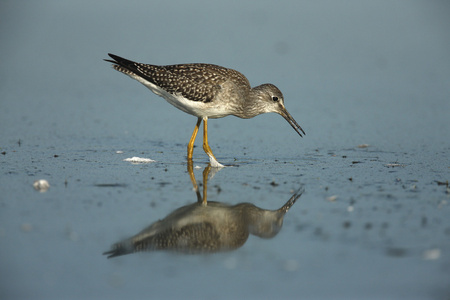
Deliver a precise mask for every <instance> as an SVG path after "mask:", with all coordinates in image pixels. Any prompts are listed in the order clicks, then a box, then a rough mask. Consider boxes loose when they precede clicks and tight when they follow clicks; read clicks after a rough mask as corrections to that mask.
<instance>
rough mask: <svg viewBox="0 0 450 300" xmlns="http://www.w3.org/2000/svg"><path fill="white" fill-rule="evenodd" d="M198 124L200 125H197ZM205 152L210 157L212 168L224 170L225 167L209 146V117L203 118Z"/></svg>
mask: <svg viewBox="0 0 450 300" xmlns="http://www.w3.org/2000/svg"><path fill="white" fill-rule="evenodd" d="M197 124H198V123H197ZM203 150H205V153H206V154H208V156H209V162H210V163H211V167H214V168H222V167H224V165H222V164H220V163H219V162H218V161H217V159H216V157H215V156H214V154H213V153H212V150H211V148H210V147H209V145H208V117H204V118H203Z"/></svg>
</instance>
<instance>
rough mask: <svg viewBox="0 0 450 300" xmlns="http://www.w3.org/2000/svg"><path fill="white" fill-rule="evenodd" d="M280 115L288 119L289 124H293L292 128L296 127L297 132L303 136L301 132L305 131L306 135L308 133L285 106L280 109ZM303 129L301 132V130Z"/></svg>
mask: <svg viewBox="0 0 450 300" xmlns="http://www.w3.org/2000/svg"><path fill="white" fill-rule="evenodd" d="M280 115H281V116H282V117H283V118H285V119H286V121H288V123H289V124H291V126H292V128H294V130H295V131H297V133H298V134H299V135H300V136H301V137H303V136H302V134H301V132H303V134H304V135H306V133H305V132H304V131H303V129H302V128H301V127H300V125H298V123H297V122H295V120H294V118H293V117H292V116H291V114H290V113H288V111H287V110H286V108H284V107H283V109H282V110H281V111H280ZM300 131H301V132H300Z"/></svg>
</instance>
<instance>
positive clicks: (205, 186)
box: [202, 165, 211, 206]
mask: <svg viewBox="0 0 450 300" xmlns="http://www.w3.org/2000/svg"><path fill="white" fill-rule="evenodd" d="M210 170H211V165H208V166H207V167H206V168H205V169H204V170H203V201H202V204H203V205H204V206H206V205H207V204H208V176H209V171H210Z"/></svg>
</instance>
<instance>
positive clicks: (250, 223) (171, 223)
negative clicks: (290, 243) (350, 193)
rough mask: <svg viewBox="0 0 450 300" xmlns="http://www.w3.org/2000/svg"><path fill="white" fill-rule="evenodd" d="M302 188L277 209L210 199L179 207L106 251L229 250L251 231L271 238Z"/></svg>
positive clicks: (191, 252) (190, 251)
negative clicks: (229, 203)
mask: <svg viewBox="0 0 450 300" xmlns="http://www.w3.org/2000/svg"><path fill="white" fill-rule="evenodd" d="M301 194H302V190H299V191H297V192H296V193H295V194H294V195H292V197H291V198H290V199H289V200H288V201H287V202H286V203H285V204H284V205H283V206H282V207H281V208H279V209H277V210H266V209H261V208H259V207H256V206H255V205H253V204H250V203H240V204H237V205H233V206H231V205H227V204H225V203H220V202H211V201H208V202H207V204H206V205H204V204H202V203H201V202H198V203H193V204H190V205H186V206H183V207H180V208H178V209H176V210H175V211H173V212H172V213H171V214H169V215H168V216H167V217H165V218H164V219H162V220H159V221H157V222H155V223H153V224H152V225H150V226H148V227H147V228H145V229H144V230H142V231H141V232H139V233H138V234H136V235H134V236H132V237H130V238H128V239H125V240H123V241H120V242H118V243H116V244H114V245H113V246H112V247H111V250H109V251H106V252H104V253H103V254H105V255H108V258H111V257H115V256H120V255H125V254H129V253H134V252H141V251H157V250H165V251H175V252H182V253H187V254H196V253H213V252H219V251H230V250H234V249H237V248H239V247H241V246H242V245H243V244H244V243H245V242H246V241H247V239H248V236H249V235H250V234H253V235H256V236H259V237H262V238H272V237H274V236H275V235H277V234H278V232H279V231H280V229H281V227H282V225H283V218H284V215H285V214H286V212H287V211H288V210H289V209H290V208H291V207H292V205H294V203H295V202H296V201H297V199H298V198H299V197H300V196H301Z"/></svg>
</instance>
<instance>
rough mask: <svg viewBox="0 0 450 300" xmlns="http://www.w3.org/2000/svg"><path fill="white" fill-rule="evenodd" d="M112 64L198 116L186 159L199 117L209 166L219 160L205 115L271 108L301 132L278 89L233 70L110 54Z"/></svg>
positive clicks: (243, 115) (251, 114) (253, 112)
mask: <svg viewBox="0 0 450 300" xmlns="http://www.w3.org/2000/svg"><path fill="white" fill-rule="evenodd" d="M108 55H109V56H110V57H111V58H112V59H113V60H106V61H108V62H111V63H113V68H114V69H115V70H117V71H119V72H122V73H124V74H126V75H128V76H130V77H131V78H133V79H136V80H137V81H139V82H140V83H142V84H143V85H145V86H146V87H147V88H149V89H150V90H151V91H152V92H154V93H155V94H157V95H159V96H161V97H163V98H164V99H166V100H167V102H169V103H170V104H172V105H173V106H175V107H176V108H178V109H180V110H182V111H184V112H186V113H188V114H191V115H193V116H196V117H198V121H197V125H196V128H195V129H194V133H193V134H192V137H191V140H190V142H189V144H188V160H190V159H192V152H193V144H194V141H195V137H196V135H197V132H198V127H199V126H200V123H201V121H203V123H204V135H203V149H204V150H205V152H206V153H207V154H208V156H209V158H210V161H211V164H212V165H213V166H218V167H220V166H223V165H221V164H219V163H218V162H217V160H216V158H215V157H214V155H213V153H212V151H211V149H210V148H209V145H208V141H207V135H206V134H205V133H206V132H207V129H206V128H207V119H208V118H210V119H216V118H223V117H225V116H228V115H234V116H237V117H239V118H245V119H248V118H253V117H255V116H257V115H260V114H263V113H269V112H275V113H277V114H279V115H281V116H282V117H283V118H285V119H286V121H288V122H289V124H290V125H291V126H292V128H294V130H295V131H296V132H297V133H298V134H299V135H300V136H302V133H303V134H305V132H304V131H303V129H302V128H301V127H300V125H298V124H297V122H296V121H295V120H294V118H292V116H291V115H290V114H289V113H288V111H287V110H286V108H285V106H284V98H283V94H282V93H281V91H280V90H279V89H278V88H277V87H276V86H275V85H273V84H270V83H266V84H262V85H259V86H256V87H254V88H251V86H250V83H249V81H248V80H247V78H246V77H245V76H244V75H242V74H241V73H239V72H238V71H236V70H233V69H228V68H224V67H221V66H217V65H212V64H201V63H198V64H178V65H166V66H157V65H150V64H143V63H137V62H134V61H131V60H127V59H125V58H122V57H120V56H117V55H114V54H108Z"/></svg>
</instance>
